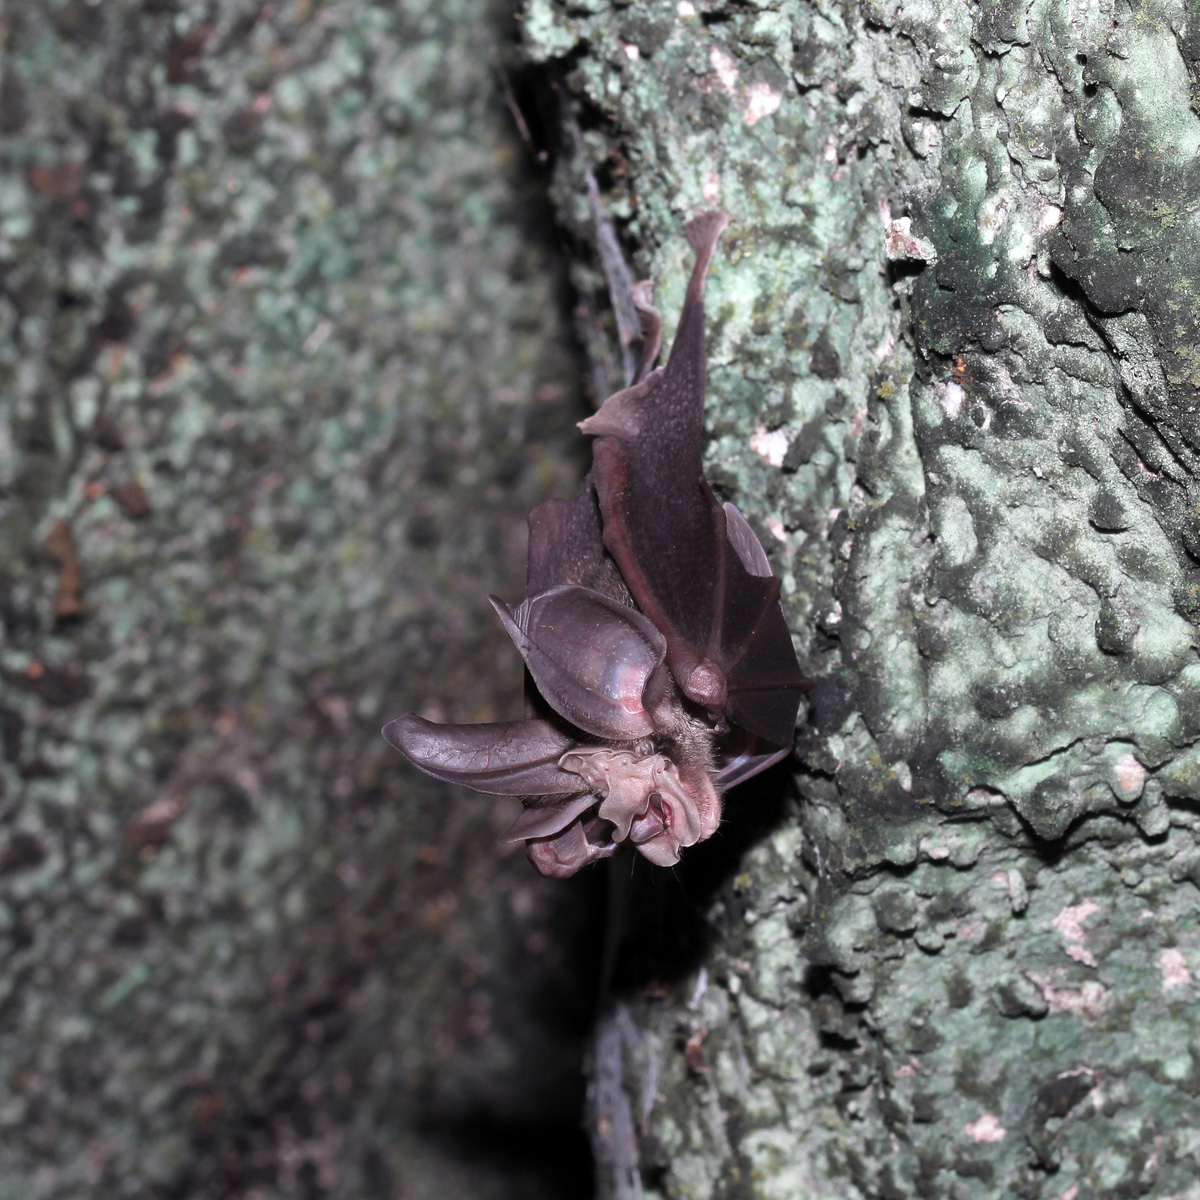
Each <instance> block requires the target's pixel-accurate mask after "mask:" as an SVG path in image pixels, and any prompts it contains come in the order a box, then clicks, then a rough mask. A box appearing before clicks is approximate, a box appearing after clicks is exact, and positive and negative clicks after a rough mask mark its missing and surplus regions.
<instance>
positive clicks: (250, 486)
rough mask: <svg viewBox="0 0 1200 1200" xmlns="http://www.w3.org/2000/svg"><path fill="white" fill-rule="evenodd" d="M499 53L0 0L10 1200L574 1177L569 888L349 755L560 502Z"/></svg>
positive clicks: (568, 413) (464, 696)
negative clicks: (535, 521)
mask: <svg viewBox="0 0 1200 1200" xmlns="http://www.w3.org/2000/svg"><path fill="white" fill-rule="evenodd" d="M509 22H510V15H509V14H508V13H507V11H506V9H505V6H504V5H503V4H499V3H498V4H491V3H488V2H487V0H479V2H476V0H462V2H458V0H453V2H450V3H447V2H445V0H438V2H436V3H425V2H423V0H404V2H403V3H399V4H397V3H379V4H376V3H357V2H353V3H340V2H337V3H335V2H330V3H321V2H319V0H318V2H314V3H308V2H307V0H297V2H296V3H286V4H279V5H265V4H261V3H258V2H257V0H253V2H250V0H247V2H245V3H240V2H232V3H220V4H208V3H140V2H138V3H134V2H127V3H108V2H107V0H106V2H105V3H103V4H93V3H89V2H86V0H47V2H45V3H37V4H17V3H14V4H9V5H7V6H5V7H4V10H3V20H2V22H0V30H2V36H3V38H4V42H5V59H4V63H3V75H2V77H0V156H2V157H0V165H2V168H3V169H2V173H0V186H2V188H3V201H2V203H0V262H2V273H0V275H2V296H0V323H2V325H3V333H4V337H3V340H2V341H0V547H2V558H3V561H2V562H0V617H2V619H3V644H2V649H0V737H2V738H3V747H4V762H3V765H2V766H0V896H2V901H0V933H2V936H3V939H4V942H5V957H4V965H3V967H2V968H0V1076H2V1078H3V1080H4V1084H3V1089H2V1095H0V1195H3V1196H5V1197H10V1196H11V1197H21V1198H22V1200H26V1198H34V1197H81V1196H94V1195H105V1196H112V1197H149V1196H154V1197H163V1196H189V1197H217V1196H226V1195H230V1196H232V1195H236V1196H259V1197H264V1198H265V1197H276V1196H278V1197H284V1196H305V1197H319V1196H331V1195H337V1196H384V1195H393V1194H397V1192H402V1193H403V1194H404V1195H405V1196H446V1195H471V1196H487V1197H493V1196H494V1197H497V1198H499V1197H506V1196H522V1197H525V1196H528V1195H560V1194H562V1190H563V1188H564V1187H568V1186H570V1185H569V1182H564V1181H563V1180H562V1179H559V1180H555V1179H554V1177H553V1172H554V1170H556V1169H557V1167H556V1166H555V1165H553V1163H552V1165H551V1166H550V1167H549V1168H547V1166H546V1165H545V1164H546V1163H547V1162H552V1160H553V1155H547V1153H546V1150H545V1146H544V1145H543V1144H542V1142H541V1141H531V1136H532V1135H530V1134H529V1132H528V1131H529V1130H535V1129H537V1128H538V1127H539V1126H540V1125H541V1124H543V1123H546V1122H549V1123H550V1126H551V1127H552V1128H553V1129H554V1130H555V1131H556V1133H555V1138H554V1139H552V1140H555V1141H559V1142H566V1143H568V1144H569V1142H570V1138H571V1136H572V1134H573V1129H572V1117H573V1112H574V1110H575V1109H576V1108H577V1106H578V1103H579V1094H578V1093H579V1091H580V1083H579V1077H578V1065H577V1064H578V1057H579V1053H580V1049H579V1044H578V1039H579V1036H580V1030H581V1027H582V1025H583V1023H584V1022H585V1021H586V1017H587V1010H588V1005H589V1003H590V993H589V991H588V990H587V985H588V980H587V977H586V974H582V975H581V974H580V973H579V972H578V971H577V970H576V969H575V967H574V966H573V964H572V962H571V961H569V960H570V956H571V954H572V953H574V951H572V949H571V947H572V946H576V947H579V948H580V950H581V951H582V952H583V953H584V954H585V955H586V952H587V946H588V944H589V942H588V940H587V938H586V936H585V935H586V920H587V912H588V898H587V891H588V889H587V885H586V883H585V884H584V885H583V888H582V890H580V889H576V890H575V891H571V890H569V889H568V890H565V891H564V889H563V888H562V887H561V885H560V886H559V887H553V886H552V885H550V884H548V883H547V884H543V883H542V881H540V880H538V879H537V878H536V877H534V876H532V874H531V872H530V871H529V869H528V867H527V865H526V864H525V862H524V859H523V857H522V856H521V855H520V854H519V853H513V852H512V850H511V848H510V849H509V850H506V851H500V850H498V849H497V846H496V839H497V833H498V830H499V829H500V828H502V827H503V825H504V824H505V822H506V820H507V819H511V815H512V814H511V813H506V812H502V811H499V810H498V809H496V810H493V808H492V807H491V806H488V805H487V804H486V803H485V802H483V801H480V800H478V799H470V798H467V797H465V796H458V795H454V794H452V793H451V792H450V790H449V789H444V788H440V787H436V786H433V785H431V784H428V783H427V782H422V781H421V780H420V779H418V778H416V777H415V776H414V774H413V773H411V772H407V771H405V770H404V769H403V768H402V766H401V764H400V763H399V761H398V759H396V758H395V756H394V754H393V753H392V752H391V751H390V750H389V749H388V747H386V746H385V745H384V743H383V741H382V739H381V738H380V736H379V727H380V726H381V725H382V724H383V722H384V721H385V720H387V719H389V718H391V717H395V716H398V715H399V714H400V713H402V712H404V711H405V710H406V709H409V708H423V707H425V706H432V707H425V711H426V712H430V713H432V712H434V711H438V710H440V711H442V712H444V713H446V714H449V715H452V716H454V717H457V718H458V719H460V720H473V719H474V720H478V719H488V718H489V717H495V716H507V715H515V709H516V707H517V705H518V704H519V695H518V693H519V678H520V676H519V661H518V659H517V658H516V656H515V654H513V653H512V651H511V648H507V649H506V648H505V647H504V646H503V645H502V643H503V640H504V639H503V633H502V631H501V630H499V628H498V627H497V628H495V629H493V628H492V626H493V624H494V620H493V618H492V616H491V614H490V611H489V610H488V609H487V605H486V600H485V597H486V594H487V592H488V591H489V590H495V591H498V592H499V593H500V594H502V595H505V596H507V597H510V598H515V597H516V596H518V595H519V594H520V590H521V586H522V582H523V560H524V514H525V510H526V509H527V508H528V507H529V505H530V504H531V503H534V502H536V501H537V500H540V499H542V498H544V496H545V495H547V494H549V493H552V492H558V493H559V494H565V493H567V492H569V491H570V489H571V488H572V487H573V486H574V485H575V484H576V482H577V478H578V473H579V466H578V462H577V461H576V459H575V457H574V453H573V449H572V448H573V447H574V446H575V445H576V444H577V435H576V434H575V431H574V429H573V427H572V424H571V423H572V421H573V419H575V417H576V416H577V415H578V413H576V412H575V411H573V410H574V408H575V402H574V387H575V384H574V379H575V376H576V365H575V363H574V361H573V355H572V353H571V352H570V349H569V340H568V338H567V336H566V330H565V328H564V321H563V319H562V317H561V306H562V304H561V297H560V295H559V290H558V288H559V285H558V283H557V281H556V278H555V272H554V267H553V261H552V255H550V254H548V253H547V249H546V247H547V243H546V241H545V238H544V233H543V231H544V228H545V226H546V220H545V216H544V214H543V210H542V208H541V205H540V188H539V186H538V184H537V182H536V181H535V180H533V179H531V178H530V176H529V174H528V172H527V170H526V169H525V167H524V165H523V164H524V162H525V161H526V160H525V157H524V156H525V150H524V148H523V146H522V145H521V142H520V139H519V135H518V132H517V129H516V127H515V125H514V124H513V122H512V119H511V116H510V114H509V112H508V110H507V107H506V105H505V103H504V100H503V96H502V94H501V87H500V82H499V78H500V77H499V75H498V74H497V72H496V71H495V70H493V69H492V66H491V65H489V64H495V65H501V64H503V63H504V62H505V61H506V55H511V50H506V46H509V47H511V41H510V35H511V29H510V27H509ZM564 947H566V949H564ZM577 979H578V980H582V982H581V983H578V984H576V983H574V982H573V981H574V980H577ZM560 980H561V981H565V982H562V983H560V982H559V981H560ZM581 989H582V990H581ZM418 1122H421V1123H422V1127H421V1130H420V1131H419V1130H418V1128H417V1125H418ZM472 1122H474V1123H475V1125H476V1126H478V1125H479V1124H480V1123H482V1125H483V1127H484V1128H485V1129H487V1128H491V1129H494V1130H496V1131H498V1133H497V1136H499V1137H502V1138H503V1139H504V1141H505V1142H506V1144H507V1145H508V1150H507V1151H506V1157H504V1158H503V1159H502V1160H501V1161H499V1162H497V1161H494V1160H493V1161H490V1162H484V1163H482V1164H480V1163H478V1162H474V1161H473V1160H472V1152H473V1147H472V1145H471V1144H470V1136H469V1135H470V1129H471V1128H472ZM458 1134H464V1136H462V1137H458V1136H457V1135H458ZM543 1136H544V1135H543ZM539 1164H540V1165H539Z"/></svg>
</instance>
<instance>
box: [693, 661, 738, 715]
mask: <svg viewBox="0 0 1200 1200" xmlns="http://www.w3.org/2000/svg"><path fill="white" fill-rule="evenodd" d="M682 686H683V693H684V695H685V696H687V698H688V699H689V700H691V701H693V702H694V703H696V704H699V705H701V706H702V707H703V708H712V709H721V708H724V707H725V698H726V692H727V689H726V687H725V673H724V672H723V671H722V670H721V668H720V667H718V666H717V664H716V663H714V662H711V661H709V660H708V659H707V658H705V659H701V660H700V662H698V663H697V664H696V665H695V666H694V667H693V668H692V670H691V672H690V673H689V674H688V677H687V681H686V682H685V683H684V684H683V685H682Z"/></svg>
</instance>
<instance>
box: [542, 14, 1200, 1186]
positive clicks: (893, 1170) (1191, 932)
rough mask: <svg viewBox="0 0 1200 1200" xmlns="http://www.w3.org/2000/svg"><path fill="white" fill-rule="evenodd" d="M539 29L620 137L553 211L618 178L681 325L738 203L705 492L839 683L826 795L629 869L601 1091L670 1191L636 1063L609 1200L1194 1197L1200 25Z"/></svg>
mask: <svg viewBox="0 0 1200 1200" xmlns="http://www.w3.org/2000/svg"><path fill="white" fill-rule="evenodd" d="M524 31H525V37H526V45H527V48H528V50H529V52H530V54H531V55H532V56H533V58H534V59H535V60H537V61H539V62H542V63H544V64H546V65H547V68H548V69H550V70H552V71H555V72H557V74H558V76H559V78H560V85H559V86H560V93H561V95H562V96H563V98H564V117H563V120H564V123H565V124H566V125H567V126H568V127H569V128H570V129H575V130H582V132H581V133H579V135H578V137H577V139H576V144H577V150H576V153H575V154H574V156H573V157H571V158H569V159H568V160H566V161H565V162H564V163H563V164H562V165H561V167H560V175H559V180H558V190H557V197H558V203H559V207H560V211H561V212H562V213H563V215H564V218H565V219H566V220H567V221H568V222H572V223H574V224H575V225H576V226H577V227H578V228H580V229H581V230H582V229H584V228H586V226H587V222H588V221H589V220H590V213H589V211H588V208H587V177H588V175H589V173H590V174H592V175H593V176H594V177H595V178H596V179H598V180H599V182H600V192H601V199H602V201H603V204H604V206H605V208H606V209H607V211H608V212H609V213H611V214H612V215H613V216H614V217H615V219H616V221H617V224H618V227H619V230H620V232H621V235H622V237H623V238H624V239H625V243H626V245H627V247H628V248H629V249H631V250H633V251H635V253H636V256H638V258H639V261H638V265H639V267H640V268H641V271H642V273H643V274H644V275H648V276H651V277H653V278H654V279H655V280H656V281H657V282H658V283H659V293H658V303H659V307H661V308H662V309H663V311H664V313H666V314H668V315H670V314H674V313H675V312H677V311H678V303H677V301H678V297H679V295H680V293H681V289H682V284H683V281H684V279H685V277H686V269H687V265H688V264H687V254H686V250H685V246H684V242H683V239H682V238H681V237H680V236H679V233H680V228H681V226H682V224H683V221H684V220H685V218H686V217H687V216H689V215H690V214H692V213H694V212H695V211H697V210H699V209H702V208H708V207H722V208H725V209H726V210H728V211H729V212H731V213H732V214H733V215H734V217H735V219H736V224H735V225H734V227H733V228H732V229H731V230H730V231H729V233H728V234H727V235H726V238H725V240H724V255H723V259H722V261H720V262H719V263H718V265H717V266H716V267H715V269H714V271H713V273H712V276H711V279H710V282H709V312H710V371H709V399H708V413H709V430H710V443H709V450H708V461H709V464H710V474H711V476H712V478H713V479H714V482H715V485H716V487H717V489H718V491H719V492H721V493H723V494H724V495H725V496H727V497H728V498H730V499H733V500H735V501H736V502H737V504H738V505H739V507H741V508H742V509H743V511H745V512H746V513H747V515H748V516H749V518H750V520H751V521H752V523H755V524H756V525H757V527H758V529H759V531H760V532H761V533H762V535H763V540H764V542H765V543H766V544H767V545H768V546H769V547H770V548H771V551H772V558H773V561H774V563H775V566H776V570H777V572H778V573H779V575H780V576H781V578H782V580H783V588H784V596H785V603H786V606H787V610H788V613H789V617H790V619H791V622H792V628H793V630H794V633H795V635H796V638H797V641H798V643H799V645H800V646H801V647H802V649H803V654H804V656H805V658H806V660H807V662H808V665H809V669H810V670H811V673H812V674H813V675H814V676H816V677H817V679H818V680H819V682H818V685H817V689H816V691H815V693H814V695H813V701H812V705H811V710H810V712H809V717H808V722H807V724H806V725H805V726H804V728H803V729H802V731H801V733H800V740H799V758H798V764H797V769H796V771H795V775H796V778H797V779H798V781H799V788H798V798H796V799H789V798H788V797H787V796H786V794H784V792H782V791H781V788H783V789H786V781H782V782H781V781H780V780H778V779H776V780H771V781H768V782H767V783H765V784H764V785H763V786H761V787H759V788H757V789H756V788H755V786H754V785H751V786H748V787H746V788H745V789H744V791H743V792H742V793H741V794H740V795H739V794H735V795H734V796H733V797H732V798H731V802H730V804H729V811H730V816H729V823H728V828H729V830H730V832H729V834H728V836H727V838H726V842H725V845H724V846H723V847H722V846H718V847H716V848H707V849H706V848H699V849H698V850H697V851H696V852H694V853H693V854H692V855H691V857H690V859H688V860H686V861H685V864H684V866H683V868H682V870H681V873H680V874H679V876H678V877H677V878H676V879H675V880H663V879H661V878H660V879H658V880H657V881H654V880H650V879H643V880H641V882H639V881H638V880H637V879H635V881H634V885H633V887H634V899H633V900H632V901H631V902H630V904H629V906H628V909H627V918H626V924H625V929H624V937H625V942H626V944H625V951H624V953H625V959H624V961H625V967H624V970H623V978H624V986H625V991H624V993H623V995H622V997H621V999H620V1001H619V1003H618V1004H617V1006H616V1007H615V1008H614V1009H613V1011H612V1012H611V1013H610V1014H609V1016H608V1018H607V1019H606V1020H605V1022H604V1023H603V1029H602V1036H601V1038H600V1039H599V1041H598V1044H597V1054H596V1070H598V1071H601V1073H602V1065H603V1064H605V1063H608V1064H613V1063H616V1064H617V1066H615V1067H612V1068H611V1070H610V1075H611V1071H617V1072H618V1073H619V1075H620V1078H621V1081H622V1082H623V1088H622V1089H620V1092H621V1096H622V1097H623V1098H622V1099H621V1100H620V1103H619V1104H617V1108H620V1109H621V1110H622V1111H624V1112H627V1113H628V1114H631V1115H632V1117H633V1119H634V1124H635V1126H636V1127H637V1128H638V1131H639V1134H640V1147H639V1149H638V1154H639V1155H640V1166H641V1172H640V1181H639V1177H638V1175H637V1174H636V1173H634V1174H633V1175H630V1173H629V1171H628V1163H627V1162H624V1165H622V1160H621V1155H620V1153H619V1152H618V1151H619V1147H618V1148H617V1150H614V1143H613V1141H612V1138H613V1129H614V1127H615V1126H614V1124H613V1122H614V1115H613V1114H614V1112H615V1111H616V1109H614V1108H613V1105H614V1104H616V1103H617V1102H615V1101H613V1100H612V1099H611V1096H612V1092H613V1089H612V1086H611V1085H612V1079H611V1078H610V1077H609V1076H604V1077H603V1078H600V1077H598V1078H597V1080H596V1081H595V1082H594V1086H593V1097H594V1100H595V1098H596V1097H598V1096H608V1097H610V1099H609V1100H607V1101H605V1102H604V1105H601V1106H600V1107H599V1108H594V1112H595V1114H596V1115H595V1116H594V1118H593V1125H594V1126H595V1128H594V1129H593V1134H594V1136H595V1138H596V1140H597V1145H598V1146H600V1147H601V1153H600V1154H599V1158H600V1160H601V1162H602V1163H608V1164H609V1165H608V1166H607V1167H606V1168H605V1172H604V1177H603V1178H602V1181H601V1182H602V1185H603V1188H604V1190H605V1191H606V1193H607V1194H611V1195H631V1194H636V1192H637V1191H639V1190H642V1189H644V1191H645V1193H646V1194H653V1195H663V1196H670V1197H672V1198H683V1197H695V1198H697V1200H700V1198H704V1200H707V1198H709V1197H734V1196H738V1197H749V1196H753V1197H763V1198H766V1197H780V1198H783V1197H787V1198H795V1197H811V1198H814V1200H815V1198H817V1197H829V1198H833V1197H838V1198H839V1200H843V1198H845V1197H848V1196H863V1197H886V1198H889V1200H890V1198H893V1197H905V1196H914V1197H916V1196H919V1197H922V1198H923V1200H929V1198H931V1197H942V1196H945V1197H968V1196H981V1195H997V1196H999V1195H1009V1194H1013V1195H1018V1196H1022V1197H1028V1198H1033V1197H1039V1196H1045V1197H1061V1198H1062V1200H1083V1198H1084V1197H1089V1196H1113V1195H1127V1196H1143V1195H1155V1196H1162V1197H1167V1196H1172V1197H1182V1196H1189V1197H1190V1196H1195V1195H1197V1194H1200V1193H1197V1191H1196V1183H1195V1180H1196V1178H1197V1176H1198V1174H1200V1162H1198V1161H1197V1156H1198V1155H1200V1142H1198V1141H1197V1138H1196V1133H1195V1106H1196V1094H1197V1090H1198V1089H1200V1020H1198V1018H1197V1016H1196V1011H1197V1009H1196V988H1197V979H1198V978H1200V928H1198V920H1197V919H1198V917H1200V897H1198V895H1197V889H1198V887H1200V848H1198V846H1197V830H1198V828H1200V809H1198V807H1197V802H1198V801H1200V742H1198V738H1200V663H1198V662H1197V657H1196V650H1195V626H1194V622H1195V619H1196V617H1197V614H1198V613H1200V571H1198V570H1197V560H1198V558H1200V534H1198V532H1197V530H1198V525H1197V513H1198V512H1200V509H1198V508H1197V500H1198V496H1197V487H1196V468H1197V462H1198V459H1197V452H1198V450H1200V420H1198V415H1197V402H1198V400H1200V351H1198V350H1197V346H1198V345H1200V336H1198V334H1200V321H1198V316H1197V314H1198V312H1200V294H1198V293H1200V239H1198V238H1197V222H1198V219H1200V209H1198V207H1197V205H1198V197H1200V158H1198V157H1197V152H1198V150H1200V118H1198V116H1197V113H1198V111H1200V24H1198V23H1197V16H1196V12H1195V9H1194V6H1187V5H1184V4H1183V3H1171V2H1170V0H1147V2H1146V3H1134V4H1129V3H1113V2H1109V0H1100V2H1098V3H1094V4H1089V5H1084V6H1080V5H1077V4H1073V3H1068V2H1066V0H1045V2H1042V0H1034V2H1032V3H1029V2H1025V0H1018V2H1014V3H997V4H981V5H978V6H967V5H964V4H961V3H957V2H955V3H951V2H949V0H927V2H925V3H911V4H910V3H880V2H878V0H860V2H858V3H852V2H846V3H842V4H837V3H827V2H819V0H818V2H813V3H800V2H788V0H782V2H778V3H773V2H770V0H766V2H764V3H746V4H740V3H722V2H720V0H713V2H706V0H692V2H690V3H689V2H686V0H685V2H684V3H680V4H674V3H671V4H665V3H663V4H649V3H645V4H643V3H634V4H624V3H608V2H606V0H574V2H572V3H571V4H569V5H564V4H559V3H557V2H556V0H527V3H526V5H525V10H524ZM587 271H588V268H586V267H581V268H580V278H581V280H583V281H584V282H585V283H586V281H587V279H588V274H587ZM666 332H667V336H668V338H669V335H670V330H669V329H668V330H667V331H666ZM756 827H757V828H756ZM743 848H744V849H745V853H744V855H742V856H741V857H740V858H739V857H738V855H739V854H740V853H741V851H742V849H743ZM639 889H640V890H639ZM614 1038H617V1039H618V1040H619V1043H620V1045H621V1046H623V1056H622V1054H621V1053H614V1051H613V1045H614ZM622 1062H623V1065H621V1064H622ZM605 1105H607V1107H605ZM606 1138H607V1139H608V1140H607V1141H606Z"/></svg>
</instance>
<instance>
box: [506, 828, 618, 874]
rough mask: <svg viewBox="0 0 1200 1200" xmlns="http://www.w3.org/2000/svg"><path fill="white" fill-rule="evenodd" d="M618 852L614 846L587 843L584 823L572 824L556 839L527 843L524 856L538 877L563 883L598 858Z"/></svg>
mask: <svg viewBox="0 0 1200 1200" xmlns="http://www.w3.org/2000/svg"><path fill="white" fill-rule="evenodd" d="M619 849H620V844H619V843H617V842H612V841H604V842H590V841H588V836H587V834H586V833H585V832H584V828H583V822H582V821H575V822H574V823H573V824H571V825H568V826H567V828H566V829H564V830H563V831H562V833H560V834H559V835H558V836H557V837H552V838H542V839H538V840H536V841H530V842H529V843H527V845H526V847H525V853H526V854H527V855H528V856H529V861H530V862H531V863H533V865H534V867H536V868H537V870H538V871H539V872H540V873H541V874H543V875H546V876H548V877H549V878H551V879H565V878H566V877H567V876H568V875H574V874H575V872H576V871H578V870H579V869H580V868H581V867H586V866H587V864H588V863H590V862H595V861H596V860H597V859H598V858H611V857H612V856H613V855H614V854H616V852H617V851H618V850H619Z"/></svg>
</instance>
